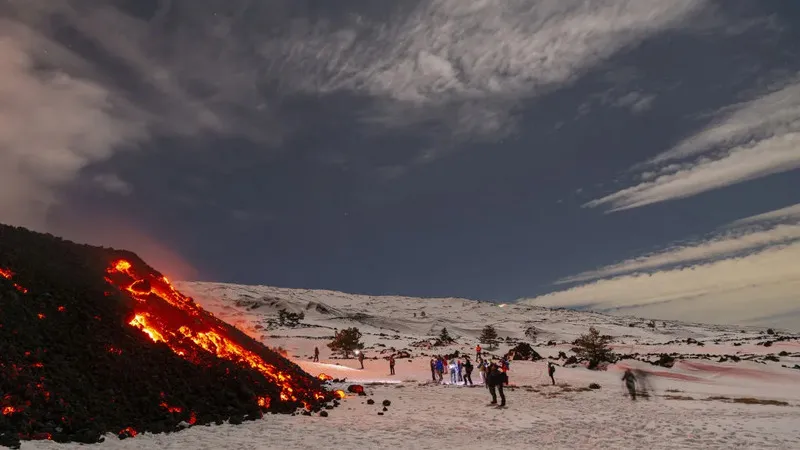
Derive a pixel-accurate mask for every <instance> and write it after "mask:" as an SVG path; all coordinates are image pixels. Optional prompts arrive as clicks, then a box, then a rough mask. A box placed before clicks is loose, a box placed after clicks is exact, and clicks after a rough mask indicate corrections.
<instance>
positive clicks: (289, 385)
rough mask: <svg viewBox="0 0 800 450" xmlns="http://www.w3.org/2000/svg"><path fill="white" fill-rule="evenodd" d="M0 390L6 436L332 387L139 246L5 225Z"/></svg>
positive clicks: (168, 420) (256, 402)
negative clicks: (199, 299) (192, 292)
mask: <svg viewBox="0 0 800 450" xmlns="http://www.w3.org/2000/svg"><path fill="white" fill-rule="evenodd" d="M0 389H2V392H0V395H2V400H0V409H2V415H0V445H6V446H11V447H16V446H18V445H19V440H20V439H23V440H26V439H52V440H54V441H58V442H69V441H77V442H85V443H93V442H98V441H101V440H102V439H103V438H102V435H103V434H106V433H114V434H117V435H119V436H120V438H126V437H133V436H135V435H136V434H137V433H141V432H145V431H147V432H153V433H160V432H171V431H175V430H178V429H181V428H184V427H186V426H190V425H194V424H206V423H221V422H222V421H225V420H230V421H231V422H232V423H237V422H241V421H242V420H254V419H257V418H260V417H262V415H263V413H265V412H272V413H291V412H294V411H296V410H297V408H305V409H308V410H312V411H319V410H320V409H321V408H322V407H323V406H324V403H326V402H330V401H333V400H334V399H335V397H336V396H337V393H334V392H329V391H326V390H325V388H324V386H323V384H322V382H321V381H320V380H319V379H317V378H315V377H313V376H311V375H309V374H307V373H305V372H303V371H302V369H300V367H299V366H297V365H296V364H294V363H292V362H290V361H289V360H287V359H286V358H284V357H283V356H281V355H280V354H278V353H277V352H274V351H272V350H271V349H269V348H267V347H266V346H264V345H262V344H261V343H259V342H257V341H255V340H253V339H252V338H250V337H248V336H247V335H246V334H244V333H242V332H241V331H239V330H237V329H236V328H234V327H232V326H230V325H229V324H227V323H225V322H223V321H221V320H219V319H217V318H215V317H214V316H213V315H212V314H211V313H209V312H207V311H204V310H203V309H202V308H200V306H198V305H197V304H196V303H195V302H194V301H193V300H192V299H190V298H188V297H186V296H184V295H182V294H181V293H179V292H178V291H177V290H175V289H174V288H173V287H172V285H171V284H170V282H169V280H168V279H167V278H166V277H164V276H163V275H162V274H160V273H159V272H157V271H156V270H155V269H153V268H151V267H150V266H148V265H147V264H146V263H145V262H144V261H142V260H141V259H140V258H139V257H138V256H136V255H135V254H133V253H131V252H127V251H120V250H114V249H108V248H101V247H94V246H89V245H79V244H75V243H73V242H69V241H66V240H63V239H60V238H58V237H55V236H52V235H46V234H40V233H35V232H32V231H29V230H26V229H23V228H15V227H9V226H5V225H0ZM334 403H335V402H334Z"/></svg>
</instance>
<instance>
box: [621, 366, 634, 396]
mask: <svg viewBox="0 0 800 450" xmlns="http://www.w3.org/2000/svg"><path fill="white" fill-rule="evenodd" d="M622 381H624V382H625V387H626V388H628V394H629V395H630V396H631V400H636V377H635V376H633V372H631V369H626V370H625V375H623V376H622Z"/></svg>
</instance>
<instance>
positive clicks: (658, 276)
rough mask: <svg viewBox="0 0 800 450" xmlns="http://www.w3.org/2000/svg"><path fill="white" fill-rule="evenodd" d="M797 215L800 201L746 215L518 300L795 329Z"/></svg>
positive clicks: (799, 269)
mask: <svg viewBox="0 0 800 450" xmlns="http://www.w3.org/2000/svg"><path fill="white" fill-rule="evenodd" d="M798 211H800V204H798V205H793V206H790V207H787V208H784V209H781V210H776V211H771V212H768V213H765V214H761V215H757V216H752V217H748V218H745V219H742V220H739V221H736V222H733V223H732V224H730V227H731V228H733V231H730V230H729V231H726V232H724V233H723V234H721V235H718V236H714V237H712V238H711V239H708V240H706V241H703V242H698V243H696V244H694V245H683V246H679V247H675V248H671V249H668V250H666V251H664V252H660V253H656V254H652V255H645V256H643V257H640V258H635V259H632V260H628V261H624V262H621V263H618V264H613V265H610V266H606V267H603V268H601V269H598V270H594V271H590V272H584V273H582V274H579V275H576V276H574V277H570V278H567V279H564V280H561V282H564V283H572V282H587V281H591V280H594V281H591V282H588V283H584V284H579V285H577V286H575V287H572V288H569V289H566V290H563V291H557V292H554V293H551V294H547V295H542V296H539V297H536V298H533V299H526V300H523V302H525V303H529V304H534V305H540V306H549V307H579V306H584V307H588V308H590V309H593V310H599V311H606V312H613V313H620V314H630V315H641V316H646V317H655V318H663V319H678V320H691V321H702V322H711V323H747V324H770V325H775V326H782V327H788V328H792V329H800V323H798V322H797V317H799V316H798V312H800V308H798V305H797V301H796V296H797V292H798V288H800V265H798V264H797V263H796V261H800V259H798V258H800V213H798ZM776 221H778V222H782V223H778V224H776V223H775V222H776ZM765 225H768V226H767V227H766V228H763V226H765ZM587 305H588V306H587Z"/></svg>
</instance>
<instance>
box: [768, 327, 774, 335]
mask: <svg viewBox="0 0 800 450" xmlns="http://www.w3.org/2000/svg"><path fill="white" fill-rule="evenodd" d="M767 334H775V330H773V329H772V328H767Z"/></svg>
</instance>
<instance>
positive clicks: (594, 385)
mask: <svg viewBox="0 0 800 450" xmlns="http://www.w3.org/2000/svg"><path fill="white" fill-rule="evenodd" d="M589 389H600V385H599V384H597V383H592V384H590V385H589Z"/></svg>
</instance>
